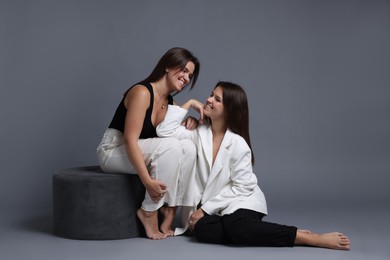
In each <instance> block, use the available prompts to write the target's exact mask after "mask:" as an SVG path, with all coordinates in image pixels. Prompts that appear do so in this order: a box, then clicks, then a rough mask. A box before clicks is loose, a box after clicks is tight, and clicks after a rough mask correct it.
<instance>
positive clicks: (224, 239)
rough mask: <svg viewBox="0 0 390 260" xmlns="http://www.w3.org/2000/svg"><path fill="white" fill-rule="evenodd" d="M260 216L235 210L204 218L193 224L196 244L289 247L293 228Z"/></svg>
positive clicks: (294, 232)
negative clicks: (228, 213) (265, 219)
mask: <svg viewBox="0 0 390 260" xmlns="http://www.w3.org/2000/svg"><path fill="white" fill-rule="evenodd" d="M263 217H264V214H261V213H259V212H256V211H253V210H247V209H239V210H237V211H235V212H234V213H232V214H230V215H225V216H222V217H220V216H216V215H205V216H204V217H203V218H201V219H199V220H198V222H197V223H196V225H195V228H194V233H195V237H196V239H197V240H198V241H199V242H203V243H213V244H232V245H247V246H272V247H292V246H294V241H295V237H296V233H297V228H296V227H293V226H285V225H280V224H275V223H270V222H265V221H263Z"/></svg>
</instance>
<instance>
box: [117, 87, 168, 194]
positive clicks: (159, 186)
mask: <svg viewBox="0 0 390 260" xmlns="http://www.w3.org/2000/svg"><path fill="white" fill-rule="evenodd" d="M149 103H150V93H149V91H148V90H147V89H146V88H145V87H143V86H135V87H133V88H132V89H131V90H130V91H129V92H128V93H127V96H126V98H125V106H126V108H127V113H126V120H125V129H124V142H125V148H126V152H127V157H128V159H129V160H130V162H131V164H132V165H133V166H134V169H135V170H136V171H137V173H138V176H139V177H140V179H141V181H142V183H143V184H144V186H145V188H146V190H147V191H148V193H149V195H150V197H151V198H152V199H153V200H154V201H158V200H159V199H160V195H161V194H163V193H165V190H166V186H165V184H163V183H162V182H160V181H157V180H154V179H152V178H151V177H150V175H149V172H148V170H147V168H146V165H145V161H144V157H143V154H142V151H141V149H140V147H139V145H138V139H139V136H140V133H141V131H142V127H143V122H144V119H145V115H146V110H147V109H148V108H149Z"/></svg>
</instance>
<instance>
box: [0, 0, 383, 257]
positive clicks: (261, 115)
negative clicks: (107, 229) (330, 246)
mask: <svg viewBox="0 0 390 260" xmlns="http://www.w3.org/2000/svg"><path fill="white" fill-rule="evenodd" d="M0 19H1V20H0V32H1V37H0V57H1V58H0V69H1V70H0V84H1V89H0V119H1V127H0V131H1V132H0V149H1V157H0V165H1V173H2V175H1V176H2V177H1V181H0V209H6V210H1V212H2V213H1V215H2V218H3V219H12V220H15V219H20V220H21V221H22V220H24V219H29V218H31V217H34V216H46V217H42V218H40V219H39V221H38V220H37V222H34V223H42V222H45V223H44V224H36V225H35V224H33V225H27V226H29V227H31V226H33V227H43V226H44V225H49V223H50V214H51V203H52V200H51V177H52V174H53V172H54V171H56V170H58V169H62V168H69V167H75V166H84V165H95V164H97V160H96V155H95V149H96V146H97V145H98V143H99V141H100V138H101V136H102V134H103V132H104V130H105V128H106V127H107V126H108V123H109V121H110V120H111V117H112V115H113V113H114V110H115V108H116V106H117V104H118V102H119V101H120V98H121V95H122V93H123V92H124V91H125V90H126V89H127V88H128V87H129V86H130V85H131V84H133V83H135V82H137V81H139V80H141V79H143V78H145V77H146V76H147V75H148V74H149V73H150V71H151V70H152V69H153V67H154V66H155V64H156V62H157V61H158V59H159V58H160V57H161V55H162V54H163V53H164V52H165V51H166V50H168V49H169V48H171V47H174V46H181V47H186V48H188V49H190V50H191V51H193V53H194V54H195V55H196V56H198V57H199V59H200V62H201V73H200V77H199V81H198V84H197V85H196V87H195V89H194V90H193V91H191V92H188V91H184V92H183V93H181V94H179V95H178V96H176V101H177V102H178V103H181V102H183V101H185V100H186V99H188V98H190V97H195V98H198V99H200V100H205V98H206V97H207V96H208V95H209V93H210V91H211V89H212V88H213V87H214V85H215V84H216V82H217V81H219V80H227V81H233V82H236V83H239V84H241V85H242V86H243V87H244V88H245V89H246V91H247V94H248V98H249V106H250V131H251V139H252V145H253V148H254V151H255V156H256V162H257V163H256V165H255V167H254V169H255V173H256V174H257V176H258V179H259V184H260V187H261V188H262V190H263V191H264V192H265V194H266V198H267V201H268V203H269V208H270V213H271V216H274V219H276V220H282V221H285V222H288V221H289V220H291V219H293V216H294V214H293V212H297V209H301V210H298V212H301V213H302V214H303V215H304V216H306V217H307V218H309V219H310V216H317V215H315V214H320V213H319V212H321V214H320V215H322V216H323V214H322V213H324V212H336V215H337V214H338V213H337V211H335V210H334V209H342V212H344V213H345V214H348V212H353V214H352V213H351V214H352V215H353V217H351V218H349V217H348V218H347V217H345V219H344V220H345V222H344V223H343V225H341V226H346V224H347V223H349V221H354V222H353V223H358V222H359V223H360V220H357V219H356V217H357V215H359V214H361V213H363V212H366V213H367V212H370V211H371V210H370V208H375V209H379V210H383V209H388V208H389V207H388V205H389V202H390V192H389V189H388V183H389V173H390V117H389V116H390V102H389V101H390V73H389V72H390V71H389V68H390V48H389V46H390V30H389V28H390V1H368V0H367V1H287V0H286V1H250V0H243V1H232V0H226V1H222V0H214V1H206V0H200V1H184V0H180V1H175V0H169V1H157V0H155V1H152V0H149V1H145V0H143V1H124V0H123V1H119V0H113V1H102V0H97V1H92V0H90V1H89V0H84V1H43V0H38V1H17V0H16V1H11V0H1V1H0ZM325 208H327V209H329V210H324V209H325ZM318 209H319V210H320V211H318ZM321 209H323V210H321ZM294 210H295V211H294ZM278 213H279V215H278ZM325 215H326V214H325ZM326 216H327V217H326V218H327V219H328V220H329V218H328V217H329V216H328V215H326ZM317 217H318V216H317ZM354 217H355V219H354ZM298 218H299V217H298ZM351 219H352V220H351ZM45 220H46V221H45ZM26 221H27V220H26ZM27 222H28V221H27ZM308 222H309V223H311V222H310V221H308ZM4 223H5V225H4V226H8V227H9V226H10V225H8V224H7V222H5V221H4ZM306 223H307V222H306ZM314 223H316V222H315V221H313V223H312V224H314ZM38 229H39V228H38ZM42 229H43V230H46V231H48V232H49V230H50V228H47V227H46V228H41V229H39V230H41V231H42ZM378 229H379V230H381V227H378ZM387 229H388V228H387ZM365 231H366V230H365ZM10 232H11V231H10ZM23 237H25V236H23ZM142 241H144V240H142ZM26 243H27V242H26ZM118 243H119V242H118ZM145 243H146V242H145ZM147 243H149V242H147ZM164 243H167V242H164ZM363 244H364V243H363ZM11 247H12V246H11ZM327 252H328V251H327ZM354 257H356V255H355V256H354ZM81 259H82V258H81ZM355 259H356V258H355Z"/></svg>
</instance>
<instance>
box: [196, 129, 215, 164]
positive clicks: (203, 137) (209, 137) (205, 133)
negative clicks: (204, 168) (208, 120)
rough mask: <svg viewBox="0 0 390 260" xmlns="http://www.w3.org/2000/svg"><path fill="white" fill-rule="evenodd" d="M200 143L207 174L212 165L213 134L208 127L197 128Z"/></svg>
mask: <svg viewBox="0 0 390 260" xmlns="http://www.w3.org/2000/svg"><path fill="white" fill-rule="evenodd" d="M199 136H200V142H201V144H202V152H203V154H204V157H205V158H206V163H207V164H208V169H209V172H210V171H211V167H212V165H213V133H212V132H211V129H210V128H209V127H206V126H205V127H201V128H199Z"/></svg>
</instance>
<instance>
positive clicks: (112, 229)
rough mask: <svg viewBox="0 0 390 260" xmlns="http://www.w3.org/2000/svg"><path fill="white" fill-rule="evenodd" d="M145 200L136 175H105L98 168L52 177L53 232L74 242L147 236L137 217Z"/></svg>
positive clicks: (93, 167)
mask: <svg viewBox="0 0 390 260" xmlns="http://www.w3.org/2000/svg"><path fill="white" fill-rule="evenodd" d="M144 196H145V188H144V186H143V185H142V183H141V181H140V179H139V177H138V175H137V174H112V173H103V172H102V171H101V169H100V167H99V166H86V167H78V168H70V169H64V170H60V171H58V172H56V173H55V174H54V175H53V231H54V234H55V235H57V236H61V237H65V238H71V239H90V240H102V239H123V238H131V237H138V236H144V235H145V231H144V229H143V227H142V224H141V223H140V221H139V220H138V218H137V216H136V211H137V209H138V208H139V207H140V206H141V203H142V201H143V199H144Z"/></svg>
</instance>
